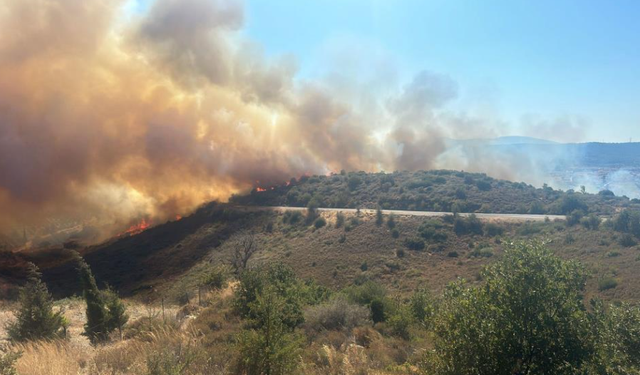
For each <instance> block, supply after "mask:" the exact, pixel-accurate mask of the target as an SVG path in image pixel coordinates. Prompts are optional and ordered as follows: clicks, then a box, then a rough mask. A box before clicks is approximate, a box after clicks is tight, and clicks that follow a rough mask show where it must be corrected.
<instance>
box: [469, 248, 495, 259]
mask: <svg viewBox="0 0 640 375" xmlns="http://www.w3.org/2000/svg"><path fill="white" fill-rule="evenodd" d="M469 256H470V257H474V258H478V257H480V258H491V257H492V256H493V250H492V249H491V248H488V247H485V248H478V249H474V250H473V251H472V252H470V253H469Z"/></svg>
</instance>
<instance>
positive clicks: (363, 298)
mask: <svg viewBox="0 0 640 375" xmlns="http://www.w3.org/2000/svg"><path fill="white" fill-rule="evenodd" d="M343 293H344V295H345V296H346V297H347V299H348V300H349V301H351V302H354V303H357V304H359V305H366V306H369V305H370V304H371V302H372V301H373V300H376V299H377V300H384V299H385V298H386V295H387V291H386V290H385V289H384V287H383V286H382V285H380V284H378V283H376V282H374V281H367V282H366V283H364V284H362V285H358V286H351V287H348V288H345V289H344V290H343Z"/></svg>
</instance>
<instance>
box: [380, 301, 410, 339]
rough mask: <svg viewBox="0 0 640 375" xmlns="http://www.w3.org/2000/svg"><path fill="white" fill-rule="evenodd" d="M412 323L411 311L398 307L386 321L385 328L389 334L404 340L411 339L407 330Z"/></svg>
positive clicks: (404, 307)
mask: <svg viewBox="0 0 640 375" xmlns="http://www.w3.org/2000/svg"><path fill="white" fill-rule="evenodd" d="M412 322H413V319H412V316H411V310H410V309H409V308H408V307H407V306H399V307H398V308H396V309H395V311H394V313H393V314H391V316H389V318H387V320H386V324H387V327H388V328H389V330H390V331H391V334H393V335H395V336H398V337H402V338H403V339H405V340H409V339H410V338H411V334H410V332H409V328H410V327H411V323H412Z"/></svg>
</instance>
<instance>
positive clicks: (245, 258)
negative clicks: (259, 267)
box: [231, 232, 258, 275]
mask: <svg viewBox="0 0 640 375" xmlns="http://www.w3.org/2000/svg"><path fill="white" fill-rule="evenodd" d="M256 251H258V243H257V241H256V237H255V235H254V234H253V233H248V232H247V233H243V234H241V235H240V238H239V240H238V241H237V243H236V245H235V249H234V252H233V260H232V263H231V265H232V267H233V269H234V272H235V273H236V275H239V274H241V273H242V272H243V271H244V270H245V269H247V263H248V262H249V259H251V257H252V256H253V254H255V253H256Z"/></svg>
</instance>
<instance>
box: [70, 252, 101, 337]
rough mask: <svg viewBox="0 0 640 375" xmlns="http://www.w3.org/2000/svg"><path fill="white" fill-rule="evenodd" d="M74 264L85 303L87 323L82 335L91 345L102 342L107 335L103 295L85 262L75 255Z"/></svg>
mask: <svg viewBox="0 0 640 375" xmlns="http://www.w3.org/2000/svg"><path fill="white" fill-rule="evenodd" d="M75 257H76V263H77V267H78V275H79V276H80V284H81V285H82V290H83V293H82V294H83V297H84V300H85V302H86V303H87V310H86V315H87V323H86V324H85V326H84V332H85V333H84V334H85V335H86V336H87V337H89V340H90V341H91V342H92V343H96V342H100V341H103V340H105V339H106V338H107V335H108V333H109V311H108V310H107V308H106V306H105V299H104V295H103V294H102V293H101V292H100V290H99V289H98V285H97V284H96V279H95V278H94V277H93V274H92V273H91V269H90V268H89V265H88V264H87V262H85V261H84V259H82V257H81V256H80V254H78V253H76V254H75Z"/></svg>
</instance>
